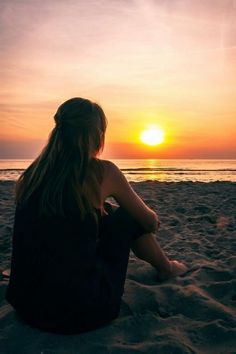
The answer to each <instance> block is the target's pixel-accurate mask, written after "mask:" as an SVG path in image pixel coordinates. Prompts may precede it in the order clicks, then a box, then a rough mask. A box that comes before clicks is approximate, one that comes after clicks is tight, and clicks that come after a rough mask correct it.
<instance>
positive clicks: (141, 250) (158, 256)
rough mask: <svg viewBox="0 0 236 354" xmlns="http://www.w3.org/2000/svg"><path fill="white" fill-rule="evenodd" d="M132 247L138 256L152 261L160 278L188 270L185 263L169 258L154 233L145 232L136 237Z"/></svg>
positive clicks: (166, 277) (180, 273)
mask: <svg viewBox="0 0 236 354" xmlns="http://www.w3.org/2000/svg"><path fill="white" fill-rule="evenodd" d="M131 248H132V251H133V252H134V254H135V255H136V256H137V257H138V258H140V259H142V260H144V261H146V262H148V263H150V264H151V265H152V266H153V267H155V268H156V269H157V271H158V277H159V279H160V280H165V279H168V278H170V277H173V276H177V275H182V274H184V273H186V271H187V267H186V266H185V265H184V264H182V263H180V262H178V261H170V260H169V259H168V257H167V256H166V255H165V253H164V251H163V250H162V248H161V247H160V245H159V243H158V241H157V240H156V237H155V235H154V234H151V233H149V234H144V235H142V236H141V237H139V238H137V239H135V240H134V241H133V242H132V245H131Z"/></svg>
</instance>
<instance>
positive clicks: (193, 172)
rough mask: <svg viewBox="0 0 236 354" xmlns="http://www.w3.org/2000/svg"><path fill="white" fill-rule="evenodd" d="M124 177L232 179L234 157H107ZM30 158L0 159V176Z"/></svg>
mask: <svg viewBox="0 0 236 354" xmlns="http://www.w3.org/2000/svg"><path fill="white" fill-rule="evenodd" d="M111 161H113V162H114V163H115V164H116V165H117V166H118V167H119V168H120V169H121V170H122V172H123V173H124V174H125V176H126V178H127V179H128V181H134V182H140V181H146V180H156V181H162V182H163V181H165V182H180V181H193V182H197V181H199V182H214V181H231V182H236V160H195V159H191V160H190V159H189V160H188V159H183V160H182V159H178V160H171V159H169V160H164V159H111ZM31 162H32V160H0V180H1V181H2V180H5V181H6V180H13V181H16V180H17V179H18V178H19V176H20V174H21V173H22V172H23V171H24V170H25V169H26V168H27V167H28V166H29V165H30V163H31Z"/></svg>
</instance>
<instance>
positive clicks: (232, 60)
mask: <svg viewBox="0 0 236 354" xmlns="http://www.w3.org/2000/svg"><path fill="white" fill-rule="evenodd" d="M235 18H236V0H214V1H213V0H86V1H82V0H47V1H41V0H40V1H39V0H8V1H4V0H0V50H1V56H0V75H1V85H0V140H1V141H0V158H34V157H36V156H37V154H38V153H39V152H40V150H41V148H42V147H43V145H44V144H45V143H46V141H47V137H48V135H49V132H50V130H51V129H52V128H53V126H54V121H53V115H54V114H55V111H56V109H57V107H58V106H59V105H60V104H61V103H62V102H64V101H65V100H67V99H69V98H71V97H85V98H89V99H91V100H93V101H96V102H98V103H99V104H101V106H102V107H103V109H104V111H105V113H106V115H107V118H108V122H109V124H108V130H107V135H106V147H105V151H104V154H103V156H104V157H105V158H224V159H227V158H229V159H230V158H236V138H235V137H236V21H235ZM149 124H157V125H158V126H160V127H161V129H163V130H164V132H165V141H164V143H162V144H160V145H157V146H154V147H148V146H145V145H144V144H142V143H141V141H140V134H141V132H142V131H143V130H145V129H146V128H147V126H148V125H149Z"/></svg>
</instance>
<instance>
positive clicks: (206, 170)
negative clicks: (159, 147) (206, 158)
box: [121, 167, 236, 173]
mask: <svg viewBox="0 0 236 354" xmlns="http://www.w3.org/2000/svg"><path fill="white" fill-rule="evenodd" d="M121 171H123V172H128V173H131V172H133V171H135V172H137V173H138V172H146V171H147V172H158V171H169V172H175V171H183V172H190V171H193V172H236V169H235V168H219V169H205V168H204V169H195V168H175V167H169V168H168V167H150V168H148V167H147V168H144V167H140V168H121Z"/></svg>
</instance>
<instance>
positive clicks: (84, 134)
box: [6, 98, 186, 333]
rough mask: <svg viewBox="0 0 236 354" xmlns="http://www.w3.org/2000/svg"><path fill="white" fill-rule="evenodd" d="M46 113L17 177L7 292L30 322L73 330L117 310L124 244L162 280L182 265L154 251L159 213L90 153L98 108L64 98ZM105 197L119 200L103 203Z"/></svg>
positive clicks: (96, 137) (96, 141) (101, 129)
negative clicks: (42, 135) (48, 118)
mask: <svg viewBox="0 0 236 354" xmlns="http://www.w3.org/2000/svg"><path fill="white" fill-rule="evenodd" d="M54 119H55V123H56V125H55V127H54V129H53V130H52V132H51V135H50V138H49V141H48V144H47V145H46V147H45V148H44V150H43V151H42V153H41V154H40V155H39V157H38V158H36V160H35V161H34V162H33V163H32V164H31V165H30V166H29V167H28V169H26V171H25V172H24V173H23V174H22V176H21V177H20V179H19V181H18V183H17V189H16V214H15V224H14V235H13V251H12V263H11V276H10V281H9V286H8V289H7V293H6V298H7V300H8V301H9V302H10V303H11V304H12V306H13V307H14V308H15V309H16V311H17V313H18V314H19V315H20V316H21V318H23V319H24V320H25V321H26V322H28V323H29V324H31V325H33V326H36V327H38V328H41V329H44V330H48V331H52V332H58V333H75V332H77V333H78V332H82V331H87V330H90V329H94V328H97V327H99V326H102V325H104V324H106V323H108V322H109V321H111V320H113V319H115V318H116V317H117V316H118V315H119V310H120V304H121V297H122V294H123V291H124V282H125V277H126V271H127V265H128V259H129V251H130V248H132V250H133V251H134V253H135V254H136V255H137V256H138V257H139V258H141V259H143V260H145V261H147V262H149V263H150V264H151V265H153V266H154V267H156V269H157V271H158V277H159V278H160V279H161V280H164V279H167V278H169V277H171V276H176V275H180V274H183V273H184V272H185V271H186V267H185V266H184V265H183V264H182V263H179V262H177V261H169V260H168V258H167V257H166V255H165V254H164V252H163V251H162V250H161V248H160V246H159V244H158V242H157V241H156V238H155V237H154V233H155V232H156V231H157V229H158V226H159V220H158V217H157V215H156V214H155V213H154V212H153V211H152V210H151V209H149V208H148V207H147V206H146V205H145V204H144V202H143V201H142V200H141V199H140V198H139V197H138V195H137V194H136V193H135V192H134V191H133V189H132V188H131V186H130V185H129V183H128V182H127V181H126V179H125V177H124V175H123V174H122V172H121V171H120V170H119V169H118V168H117V167H116V166H115V165H114V164H113V163H112V162H109V161H105V160H101V159H98V158H97V156H98V154H99V152H100V151H101V150H102V148H103V145H104V138H105V131H106V125H107V122H106V117H105V114H104V112H103V110H102V108H101V107H100V106H99V105H98V104H96V103H93V102H91V101H89V100H87V99H82V98H73V99H70V100H68V101H66V102H65V103H63V104H62V105H61V106H60V107H59V108H58V110H57V112H56V114H55V117H54ZM109 196H112V197H114V198H115V199H116V201H117V202H118V204H119V206H120V207H118V208H117V209H115V208H113V206H112V205H111V204H108V203H105V201H106V199H107V197H109Z"/></svg>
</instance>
